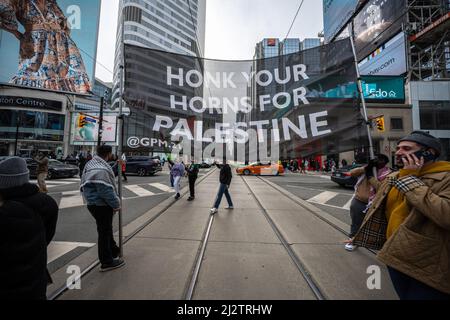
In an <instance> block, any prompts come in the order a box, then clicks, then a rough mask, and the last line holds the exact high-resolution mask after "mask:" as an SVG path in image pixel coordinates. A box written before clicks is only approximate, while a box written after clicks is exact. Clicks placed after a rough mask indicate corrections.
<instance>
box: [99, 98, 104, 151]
mask: <svg viewBox="0 0 450 320" xmlns="http://www.w3.org/2000/svg"><path fill="white" fill-rule="evenodd" d="M104 105H105V98H104V97H100V118H99V120H98V141H97V146H99V147H100V146H101V144H102V135H103V107H104Z"/></svg>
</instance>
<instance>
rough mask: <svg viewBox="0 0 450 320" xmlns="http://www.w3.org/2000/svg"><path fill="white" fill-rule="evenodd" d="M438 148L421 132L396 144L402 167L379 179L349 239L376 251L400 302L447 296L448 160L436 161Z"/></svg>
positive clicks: (449, 286) (449, 252)
mask: <svg viewBox="0 0 450 320" xmlns="http://www.w3.org/2000/svg"><path fill="white" fill-rule="evenodd" d="M441 148H442V147H441V144H440V142H439V140H438V139H437V138H435V137H433V136H432V135H430V134H428V133H425V132H422V131H414V132H413V133H411V134H410V135H409V136H407V137H405V138H403V139H401V140H400V141H399V142H398V146H397V152H396V154H395V155H396V162H397V166H398V167H399V168H401V169H400V170H399V171H398V172H396V173H393V174H391V175H389V176H388V177H387V179H386V180H384V182H383V183H381V185H380V186H379V188H378V190H377V196H376V198H375V199H374V201H373V204H372V207H371V208H370V210H369V212H368V213H367V216H366V219H365V220H364V222H363V224H362V227H361V229H360V230H359V231H358V233H357V234H356V236H355V238H354V239H353V243H354V244H355V245H358V246H361V247H366V248H370V249H374V250H380V252H379V253H378V258H379V260H380V261H381V262H383V263H385V264H386V265H387V266H388V270H389V274H390V277H391V280H392V283H393V285H394V288H395V290H396V291H397V294H398V296H399V297H400V299H401V300H449V299H450V162H445V161H437V159H438V158H439V156H440V154H441ZM369 171H370V170H368V171H367V173H366V174H367V175H368V176H369V177H370V176H371V175H373V173H370V172H369ZM370 178H371V179H373V177H370Z"/></svg>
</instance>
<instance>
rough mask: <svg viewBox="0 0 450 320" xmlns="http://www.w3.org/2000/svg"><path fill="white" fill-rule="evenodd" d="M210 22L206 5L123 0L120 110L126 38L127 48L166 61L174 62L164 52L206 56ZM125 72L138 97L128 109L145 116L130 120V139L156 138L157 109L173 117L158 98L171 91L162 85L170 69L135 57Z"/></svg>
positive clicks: (202, 1)
mask: <svg viewBox="0 0 450 320" xmlns="http://www.w3.org/2000/svg"><path fill="white" fill-rule="evenodd" d="M122 12H123V18H124V22H123V24H124V30H123V32H122V23H121V22H122V21H121V19H122V15H121V13H122ZM205 18H206V0H121V1H120V6H119V23H118V28H117V29H118V30H117V45H116V53H115V67H114V89H113V92H114V94H113V104H114V106H115V107H117V106H118V101H119V86H120V65H121V63H122V50H121V49H122V47H121V46H122V34H123V38H124V39H123V40H124V41H123V42H124V43H125V45H134V46H139V47H144V48H149V49H156V50H160V51H161V58H162V59H166V58H167V59H170V58H169V57H166V56H164V52H170V53H176V54H183V55H188V56H195V57H203V54H204V51H205V50H204V48H205ZM125 67H126V70H125V73H126V77H125V79H126V81H127V82H128V83H132V84H133V86H132V89H129V93H131V95H132V96H133V97H135V100H134V101H127V106H128V107H129V108H130V109H131V110H133V108H138V109H139V110H140V111H142V112H141V113H140V114H139V115H138V114H137V113H134V114H133V112H132V115H131V116H130V117H128V118H127V119H126V121H125V125H124V137H125V140H126V139H127V137H130V136H137V137H152V135H153V133H152V132H151V128H150V127H149V125H150V123H152V122H153V118H154V116H153V115H154V113H155V110H158V113H165V112H170V110H167V105H166V104H165V103H164V102H163V100H162V99H161V96H160V95H159V94H158V92H162V91H165V90H167V88H166V85H165V83H163V82H161V81H162V80H161V79H162V76H161V75H162V74H163V73H164V72H166V70H165V66H164V64H163V63H162V62H161V61H158V60H155V58H153V60H152V59H150V58H148V57H146V56H139V57H135V56H133V57H127V61H126V65H125ZM127 90H128V89H127ZM136 97H137V99H136ZM179 116H181V114H180V115H179ZM184 116H185V115H184ZM141 151H142V152H144V150H141ZM147 151H156V150H153V149H152V150H145V152H147Z"/></svg>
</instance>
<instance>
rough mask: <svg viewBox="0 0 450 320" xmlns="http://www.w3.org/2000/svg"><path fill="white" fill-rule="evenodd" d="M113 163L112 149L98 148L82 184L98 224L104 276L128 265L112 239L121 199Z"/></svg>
mask: <svg viewBox="0 0 450 320" xmlns="http://www.w3.org/2000/svg"><path fill="white" fill-rule="evenodd" d="M111 159H112V148H111V146H105V145H103V146H99V147H98V148H97V155H96V156H94V158H93V159H92V160H91V161H89V162H88V163H87V164H86V167H85V168H84V172H83V178H82V180H81V191H82V193H83V196H84V198H85V200H86V202H87V205H88V210H89V212H90V213H91V214H92V216H93V217H94V219H95V221H96V223H97V232H98V256H99V260H100V263H101V268H100V271H101V272H105V271H109V270H113V269H117V268H120V267H122V266H124V265H125V261H124V260H123V259H121V258H119V253H120V249H119V247H118V246H117V244H116V242H115V241H114V237H113V227H112V222H113V216H114V213H116V212H118V211H119V210H120V199H119V197H118V192H117V188H116V183H115V180H114V172H113V170H112V168H111V166H110V165H109V164H108V161H109V160H111Z"/></svg>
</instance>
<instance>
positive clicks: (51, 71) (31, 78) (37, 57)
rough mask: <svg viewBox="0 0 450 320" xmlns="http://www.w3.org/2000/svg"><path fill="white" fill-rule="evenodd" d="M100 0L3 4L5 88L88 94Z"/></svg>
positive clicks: (1, 71) (0, 64) (0, 65)
mask: <svg viewBox="0 0 450 320" xmlns="http://www.w3.org/2000/svg"><path fill="white" fill-rule="evenodd" d="M100 2H101V1H100V0H90V1H85V0H43V1H34V0H0V56H1V57H2V58H1V60H0V83H9V84H13V85H18V86H27V87H34V88H39V89H47V90H55V91H63V92H71V93H77V94H89V93H90V92H91V90H92V86H93V83H94V77H95V57H96V54H97V37H98V27H99V19H100Z"/></svg>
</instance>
